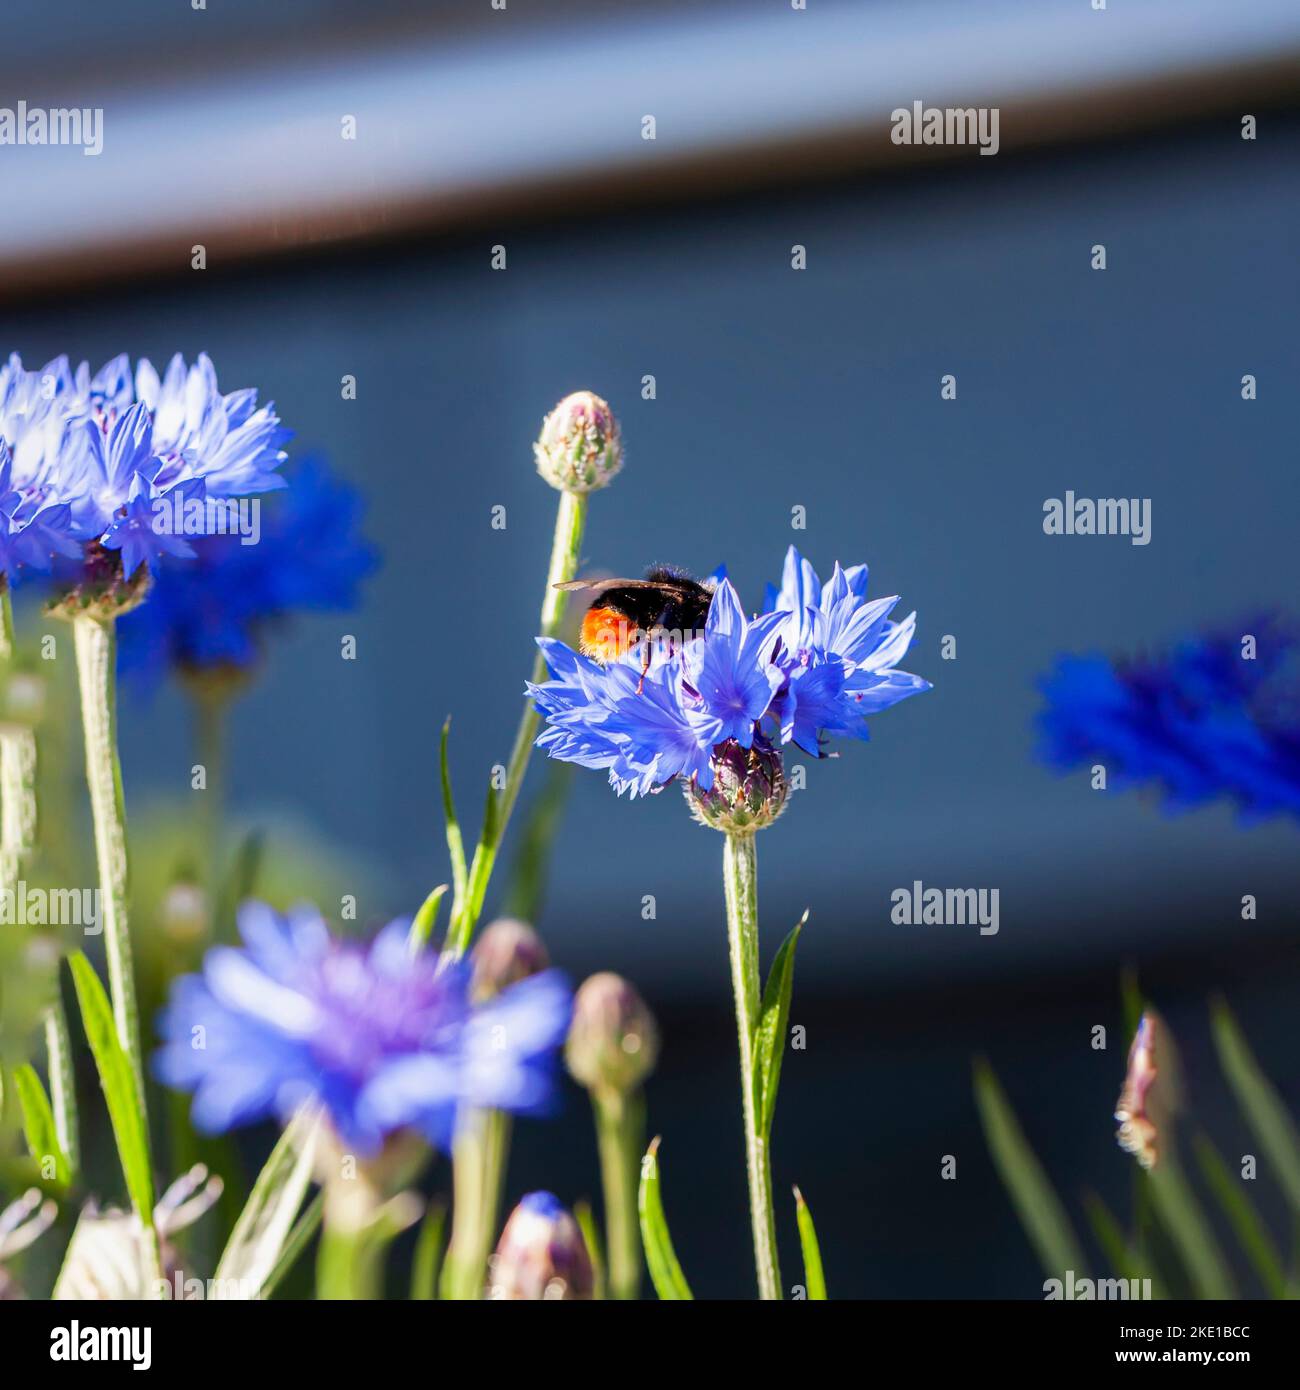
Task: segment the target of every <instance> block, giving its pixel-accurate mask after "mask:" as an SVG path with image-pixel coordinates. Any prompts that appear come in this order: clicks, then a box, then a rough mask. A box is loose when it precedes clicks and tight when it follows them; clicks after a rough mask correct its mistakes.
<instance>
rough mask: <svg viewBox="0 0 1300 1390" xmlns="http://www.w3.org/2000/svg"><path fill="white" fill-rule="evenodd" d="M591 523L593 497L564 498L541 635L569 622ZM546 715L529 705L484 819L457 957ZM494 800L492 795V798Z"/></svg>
mask: <svg viewBox="0 0 1300 1390" xmlns="http://www.w3.org/2000/svg"><path fill="white" fill-rule="evenodd" d="M586 522H587V494H586V493H576V492H561V493H560V505H559V509H558V511H557V512H556V514H555V538H554V540H553V542H552V544H551V563H550V567H549V569H548V570H547V574H546V592H545V594H544V596H543V598H542V616H541V623H540V625H539V629H538V631H539V635H540V636H542V637H555V636H557V635H558V634H559V631H560V624H561V622H562V621H563V619H564V610H565V605H566V604H567V602H568V597H569V596H568V594H567V593H566V592H564V591H563V590H562V589H557V588H556V587H555V586H556V585H557V584H566V583H568V581H569V580H571V579H572V578H573V577H574V575H575V574H577V572H578V557H579V555H580V553H581V551H582V533H583V530H584V528H585V526H586ZM531 679H532V680H533V682H534V683H536V682H538V681H544V680H545V679H546V661H545V659H544V658H543V657H542V654H541V652H540V651H539V652H538V653H537V655H536V656H535V657H534V658H533V670H532V676H531ZM540 723H541V715H539V714H538V713H537V711H536V710H535V709H534V708H533V707H532V704H531V703H526V704H525V705H524V710H523V713H522V714H521V715H520V718H519V727H518V729H517V730H516V731H515V741H514V746H513V747H512V748H511V750H510V761H509V762H508V763H507V764H506V780H505V786H504V787H503V788H502V790H501V792H500V793H499V795H497V797H496V801H495V806H493V805H492V802H491V800H489V812H488V814H487V815H486V816H485V817H484V823H483V833H482V835H481V836H480V838H479V843H478V846H477V848H476V849H475V850H474V858H473V860H472V861H471V863H470V869H469V878H468V881H467V883H466V888H465V894H464V898H463V900H462V901H460V902H456V903H453V904H452V915H451V928H450V930H449V931H448V934H447V950H448V951H450V952H451V954H452V955H453V956H455V957H459V956H462V955H464V954H465V952H466V951H467V950H468V949H469V943H470V940H471V939H472V937H473V935H474V928H475V927H476V926H477V925H478V919H479V915H480V913H481V912H482V911H483V899H484V898H485V897H486V895H487V889H488V883H489V881H490V879H491V877H492V869H493V866H494V864H495V862H496V856H497V849H498V847H499V846H500V844H501V841H502V839H503V837H504V836H505V833H506V826H507V824H509V821H510V813H511V812H512V811H513V810H514V807H515V801H516V800H517V799H518V796H519V789H520V787H521V786H522V785H523V781H524V773H525V772H527V770H528V759H529V756H530V755H531V753H532V751H533V741H534V739H536V737H537V729H538V726H539V724H540ZM489 796H490V797H491V794H489Z"/></svg>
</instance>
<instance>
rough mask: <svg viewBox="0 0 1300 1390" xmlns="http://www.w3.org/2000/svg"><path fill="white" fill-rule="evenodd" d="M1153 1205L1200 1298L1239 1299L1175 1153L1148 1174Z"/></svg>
mask: <svg viewBox="0 0 1300 1390" xmlns="http://www.w3.org/2000/svg"><path fill="white" fill-rule="evenodd" d="M1145 1177H1146V1186H1147V1189H1148V1191H1149V1192H1150V1193H1151V1205H1152V1207H1153V1209H1154V1211H1155V1214H1156V1218H1157V1220H1158V1221H1159V1222H1160V1225H1161V1227H1162V1228H1163V1229H1164V1231H1165V1233H1166V1234H1167V1235H1168V1237H1169V1239H1170V1241H1171V1242H1172V1243H1173V1246H1174V1249H1175V1250H1176V1251H1177V1252H1178V1257H1179V1259H1180V1260H1181V1261H1182V1264H1183V1268H1184V1269H1185V1270H1186V1271H1187V1277H1188V1278H1189V1279H1190V1280H1191V1283H1192V1290H1193V1293H1194V1295H1195V1296H1196V1297H1197V1298H1214V1299H1219V1298H1235V1297H1236V1294H1235V1292H1234V1290H1233V1286H1232V1276H1231V1274H1229V1273H1228V1265H1227V1261H1226V1260H1225V1259H1224V1258H1223V1252H1222V1250H1220V1249H1219V1243H1218V1241H1217V1240H1215V1238H1214V1232H1213V1231H1212V1230H1211V1229H1210V1225H1209V1222H1207V1221H1206V1219H1205V1216H1204V1215H1203V1213H1202V1212H1201V1208H1200V1204H1199V1203H1198V1202H1197V1200H1196V1195H1195V1193H1193V1191H1192V1189H1191V1186H1190V1184H1189V1183H1188V1181H1187V1179H1186V1177H1184V1175H1183V1171H1182V1169H1181V1168H1180V1167H1179V1166H1178V1163H1177V1161H1176V1160H1175V1159H1174V1157H1173V1155H1172V1154H1167V1155H1165V1156H1164V1157H1162V1158H1161V1159H1160V1161H1159V1162H1158V1163H1157V1164H1156V1166H1155V1167H1154V1168H1152V1169H1151V1170H1150V1171H1149V1172H1148V1173H1146V1174H1145Z"/></svg>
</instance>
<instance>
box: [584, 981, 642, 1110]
mask: <svg viewBox="0 0 1300 1390" xmlns="http://www.w3.org/2000/svg"><path fill="white" fill-rule="evenodd" d="M564 1055H565V1059H566V1060H567V1062H568V1064H569V1071H570V1072H571V1073H572V1074H573V1078H574V1080H575V1081H578V1082H581V1084H582V1085H584V1086H585V1087H586V1088H587V1089H588V1090H589V1091H614V1092H617V1093H619V1094H625V1093H626V1092H628V1091H631V1090H632V1089H633V1088H634V1087H636V1086H639V1085H640V1084H641V1083H642V1082H643V1081H644V1080H645V1079H646V1077H647V1076H649V1075H650V1073H651V1071H653V1070H654V1064H655V1062H656V1060H657V1059H658V1056H659V1030H658V1029H657V1028H656V1027H655V1021H654V1015H653V1014H651V1012H650V1010H649V1009H648V1008H647V1007H646V1004H645V1000H644V999H642V998H641V996H640V995H639V994H638V993H637V992H636V990H635V988H634V987H633V986H632V985H630V984H629V983H628V982H627V981H626V980H625V979H623V977H622V976H621V975H614V974H611V973H610V972H609V971H602V972H601V973H600V974H599V975H593V976H592V977H591V978H590V979H589V980H586V981H584V983H583V985H582V987H581V988H580V989H579V990H578V993H577V994H576V995H575V996H574V1000H573V1022H572V1023H571V1024H570V1025H569V1041H568V1043H567V1045H566V1047H565V1054H564Z"/></svg>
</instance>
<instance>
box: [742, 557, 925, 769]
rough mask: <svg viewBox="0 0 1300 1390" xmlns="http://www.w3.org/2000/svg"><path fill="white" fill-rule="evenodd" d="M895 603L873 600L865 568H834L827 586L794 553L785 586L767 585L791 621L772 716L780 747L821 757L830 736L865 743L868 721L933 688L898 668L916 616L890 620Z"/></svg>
mask: <svg viewBox="0 0 1300 1390" xmlns="http://www.w3.org/2000/svg"><path fill="white" fill-rule="evenodd" d="M897 603H898V598H897V596H893V597H890V598H880V599H875V600H873V601H868V599H867V567H866V565H854V566H852V567H851V568H850V569H847V570H845V569H841V568H840V566H839V564H838V563H837V564H836V566H835V569H834V571H833V573H832V574H831V577H830V579H828V580H827V581H826V583H825V584H822V583H821V582H820V580H819V579H818V578H817V571H816V570H814V569H813V567H812V565H810V564H809V563H808V561H807V560H805V559H804V558H803V557H802V556H801V555H800V554H799V552H798V550H796V549H795V547H794V546H791V547H790V549H789V550H788V551H787V552H786V557H785V567H784V570H783V572H782V576H781V587H780V588H779V589H774V588H772V587H771V586H769V588H768V592H767V601H766V603H765V605H764V606H765V608H766V609H767V611H768V612H772V611H774V610H775V611H784V612H785V613H786V614H787V617H786V620H785V622H784V623H783V624H782V625H781V627H780V629H779V637H780V641H781V646H780V651H779V652H778V655H777V663H778V665H779V666H780V668H781V672H782V674H783V676H784V678H785V679H784V683H783V685H782V687H781V690H780V692H779V694H778V696H777V698H776V700H775V702H774V710H773V712H774V714H775V716H776V719H777V722H778V723H779V725H780V729H781V742H782V743H789V742H794V743H796V744H798V746H799V747H800V748H802V749H803V750H804V751H805V752H807V753H813V754H820V753H821V751H822V750H821V744H822V741H823V739H824V738H826V737H830V736H838V737H845V738H859V739H865V738H867V737H868V731H867V716H868V715H871V714H878V713H879V712H880V711H881V710H884V709H888V708H889V706H890V705H895V704H897V703H898V702H899V701H900V700H905V699H907V697H908V696H909V695H916V694H918V693H919V692H920V691H922V690H929V689H930V682H929V681H927V680H922V679H921V677H920V676H914V675H912V674H911V673H910V672H907V671H900V670H898V669H897V667H896V663H897V662H899V661H901V660H902V659H903V657H904V655H905V654H906V652H907V649H908V648H909V647H910V646H911V645H912V638H913V636H914V635H915V632H916V614H915V613H911V614H909V615H908V616H907V617H906V618H904V619H903V621H902V622H901V623H895V622H892V621H890V617H889V615H890V613H891V612H893V610H894V607H895V605H896V604H897Z"/></svg>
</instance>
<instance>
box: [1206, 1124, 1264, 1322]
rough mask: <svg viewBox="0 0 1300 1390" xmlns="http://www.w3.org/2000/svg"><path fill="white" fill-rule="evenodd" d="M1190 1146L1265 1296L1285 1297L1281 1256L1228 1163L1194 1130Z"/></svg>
mask: <svg viewBox="0 0 1300 1390" xmlns="http://www.w3.org/2000/svg"><path fill="white" fill-rule="evenodd" d="M1193 1147H1194V1148H1195V1150H1196V1160H1197V1162H1198V1163H1199V1164H1200V1167H1201V1172H1202V1174H1204V1176H1205V1181H1206V1184H1207V1185H1208V1186H1209V1188H1210V1189H1211V1191H1213V1193H1214V1195H1215V1196H1216V1197H1217V1198H1218V1199H1219V1205H1220V1206H1221V1207H1222V1208H1223V1211H1224V1214H1225V1215H1226V1216H1227V1218H1228V1221H1229V1224H1230V1225H1231V1226H1232V1229H1233V1231H1234V1232H1235V1233H1236V1236H1237V1240H1238V1241H1239V1242H1240V1243H1241V1248H1242V1249H1243V1250H1244V1251H1245V1252H1246V1254H1247V1255H1248V1256H1249V1257H1250V1262H1251V1264H1253V1265H1254V1266H1255V1272H1256V1273H1257V1274H1258V1275H1259V1277H1260V1280H1261V1282H1262V1283H1263V1285H1264V1287H1265V1288H1266V1289H1267V1290H1268V1293H1269V1297H1270V1298H1286V1297H1287V1281H1286V1271H1285V1269H1284V1268H1283V1266H1282V1259H1281V1256H1280V1255H1279V1254H1278V1252H1277V1248H1276V1247H1275V1246H1274V1244H1273V1242H1272V1240H1271V1239H1270V1238H1269V1234H1268V1232H1267V1231H1266V1230H1265V1229H1264V1223H1263V1222H1262V1221H1261V1220H1260V1219H1259V1213H1258V1212H1256V1210H1255V1208H1254V1205H1253V1204H1252V1203H1251V1201H1250V1198H1249V1197H1247V1196H1246V1194H1245V1193H1244V1192H1243V1191H1242V1190H1241V1185H1240V1183H1239V1182H1238V1181H1237V1180H1236V1179H1234V1178H1233V1176H1232V1173H1231V1171H1230V1170H1229V1168H1228V1165H1227V1164H1226V1163H1225V1162H1224V1161H1223V1159H1222V1158H1221V1157H1220V1155H1219V1151H1218V1150H1217V1149H1216V1148H1215V1147H1214V1145H1213V1144H1212V1143H1211V1142H1210V1140H1209V1138H1208V1137H1207V1136H1206V1135H1204V1134H1198V1135H1197V1136H1196V1138H1195V1139H1194V1140H1193Z"/></svg>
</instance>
